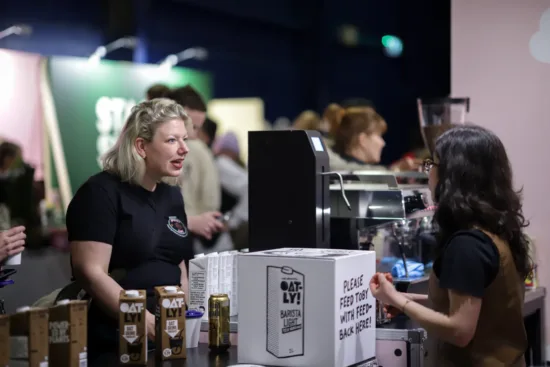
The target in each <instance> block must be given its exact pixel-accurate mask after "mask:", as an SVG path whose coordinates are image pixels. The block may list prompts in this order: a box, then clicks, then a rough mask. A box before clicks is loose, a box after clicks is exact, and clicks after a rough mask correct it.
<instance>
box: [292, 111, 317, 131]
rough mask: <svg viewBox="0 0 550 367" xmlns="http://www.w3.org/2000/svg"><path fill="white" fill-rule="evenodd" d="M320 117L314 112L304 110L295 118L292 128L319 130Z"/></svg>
mask: <svg viewBox="0 0 550 367" xmlns="http://www.w3.org/2000/svg"><path fill="white" fill-rule="evenodd" d="M320 125H321V117H320V116H319V114H318V113H317V112H315V111H311V110H306V111H304V112H302V113H300V114H299V115H298V117H296V120H294V123H293V124H292V128H293V129H295V130H319V127H320Z"/></svg>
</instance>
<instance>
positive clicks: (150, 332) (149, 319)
mask: <svg viewBox="0 0 550 367" xmlns="http://www.w3.org/2000/svg"><path fill="white" fill-rule="evenodd" d="M145 323H146V324H147V338H148V339H149V340H150V341H152V342H154V341H155V331H156V327H155V324H156V320H155V315H153V314H152V313H151V312H149V311H147V313H146V314H145Z"/></svg>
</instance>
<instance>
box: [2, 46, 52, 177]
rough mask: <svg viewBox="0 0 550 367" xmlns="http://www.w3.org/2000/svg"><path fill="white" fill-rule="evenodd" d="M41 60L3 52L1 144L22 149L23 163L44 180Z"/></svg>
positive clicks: (31, 56) (13, 52)
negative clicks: (5, 142) (29, 165)
mask: <svg viewBox="0 0 550 367" xmlns="http://www.w3.org/2000/svg"><path fill="white" fill-rule="evenodd" d="M40 61H41V56H40V55H36V54H28V53H23V52H15V51H9V50H2V49H0V140H1V141H10V142H13V143H16V144H18V145H20V146H21V149H22V151H23V159H24V160H25V161H26V162H27V163H29V164H31V165H32V166H34V167H35V169H36V173H35V179H37V180H42V179H43V168H44V162H43V160H44V158H43V156H44V154H43V146H44V144H43V114H42V101H41V96H40V73H41V68H40Z"/></svg>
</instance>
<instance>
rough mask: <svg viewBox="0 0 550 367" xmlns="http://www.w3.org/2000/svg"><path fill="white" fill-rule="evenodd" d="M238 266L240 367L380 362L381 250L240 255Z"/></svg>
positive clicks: (278, 251) (307, 250) (290, 250)
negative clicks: (373, 285) (377, 295)
mask: <svg viewBox="0 0 550 367" xmlns="http://www.w3.org/2000/svg"><path fill="white" fill-rule="evenodd" d="M238 265H239V270H238V271H239V285H238V287H239V289H238V292H239V295H238V297H239V309H238V314H239V343H238V345H237V348H238V359H239V360H238V362H239V363H245V364H257V365H267V366H287V367H306V366H334V367H347V366H356V365H365V366H366V365H369V364H371V363H373V362H374V361H375V359H376V353H375V347H376V314H375V307H374V305H375V302H376V301H375V299H374V297H373V296H372V294H371V293H370V288H369V281H370V279H371V277H372V276H373V275H374V274H375V272H376V253H375V252H374V251H358V250H356V251H354V250H336V249H317V248H303V249H300V248H283V249H276V250H268V251H258V252H251V253H248V254H241V255H240V256H239V262H238ZM262 278H263V279H262Z"/></svg>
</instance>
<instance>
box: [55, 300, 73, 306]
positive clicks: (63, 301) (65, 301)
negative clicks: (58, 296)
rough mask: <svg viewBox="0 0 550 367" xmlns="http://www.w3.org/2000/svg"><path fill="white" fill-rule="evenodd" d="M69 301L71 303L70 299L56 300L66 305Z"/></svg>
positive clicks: (59, 303)
mask: <svg viewBox="0 0 550 367" xmlns="http://www.w3.org/2000/svg"><path fill="white" fill-rule="evenodd" d="M69 303H71V300H69V299H62V300H59V301H57V304H58V305H68V304H69Z"/></svg>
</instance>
